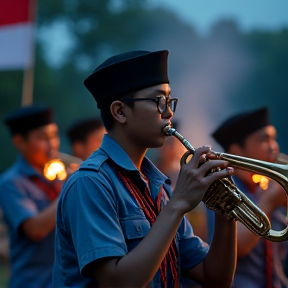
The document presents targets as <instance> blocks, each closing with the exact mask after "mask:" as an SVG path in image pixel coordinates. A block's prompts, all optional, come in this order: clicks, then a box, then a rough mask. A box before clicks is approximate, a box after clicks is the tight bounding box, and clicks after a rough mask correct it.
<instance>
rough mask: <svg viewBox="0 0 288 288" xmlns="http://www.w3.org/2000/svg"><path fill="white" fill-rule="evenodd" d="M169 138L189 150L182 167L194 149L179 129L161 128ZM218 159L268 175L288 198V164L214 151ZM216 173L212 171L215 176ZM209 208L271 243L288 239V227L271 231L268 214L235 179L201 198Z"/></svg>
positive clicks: (216, 183) (213, 187)
mask: <svg viewBox="0 0 288 288" xmlns="http://www.w3.org/2000/svg"><path fill="white" fill-rule="evenodd" d="M162 133H163V134H164V135H166V136H174V137H176V138H177V139H178V140H179V141H180V142H181V143H182V144H183V145H184V146H185V148H186V149H187V150H188V151H187V152H186V153H185V154H184V155H183V156H182V158H181V160H180V165H181V166H183V165H186V164H187V161H188V158H189V157H191V156H192V155H193V154H194V152H195V148H194V147H193V146H192V145H191V144H190V143H189V142H188V140H187V139H185V138H184V137H183V136H182V135H181V134H180V133H179V132H178V131H177V130H176V129H174V128H172V127H171V126H169V125H167V126H165V127H164V128H163V129H162ZM211 153H212V154H214V155H215V156H216V157H217V159H221V160H226V161H228V162H229V165H231V166H233V167H237V168H241V169H243V170H246V171H250V172H254V173H257V174H261V175H265V176H267V177H269V178H271V179H273V180H275V181H276V182H278V183H279V184H280V185H281V186H282V187H283V188H284V190H285V192H286V194H287V195H288V164H284V165H283V164H278V163H270V162H265V161H260V160H256V159H252V158H246V157H241V156H237V155H232V154H227V153H221V152H215V151H211ZM213 172H215V171H211V173H213ZM202 201H203V202H204V203H205V205H206V207H207V208H209V209H211V210H214V211H219V212H221V213H222V214H223V215H224V216H225V217H226V218H228V219H234V220H236V221H240V222H241V223H243V224H244V225H245V226H246V227H247V228H248V229H249V230H250V231H251V232H253V233H254V234H256V235H258V236H260V237H263V238H265V239H267V240H269V241H274V242H281V241H285V240H287V239H288V227H286V228H285V229H283V230H282V231H275V230H272V229H271V223H270V220H269V219H268V217H267V215H266V214H265V213H264V212H263V211H262V210H261V209H259V208H258V207H257V206H256V205H255V204H254V203H253V202H252V201H251V200H250V199H249V198H248V197H247V196H246V195H245V194H244V193H243V192H242V191H240V190H239V188H238V187H237V186H236V185H235V183H234V181H233V179H232V177H230V176H229V177H227V178H222V179H219V180H216V181H214V182H213V183H212V184H211V185H210V186H209V187H208V189H207V191H206V192H205V195H204V197H203V199H202Z"/></svg>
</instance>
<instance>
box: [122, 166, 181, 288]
mask: <svg viewBox="0 0 288 288" xmlns="http://www.w3.org/2000/svg"><path fill="white" fill-rule="evenodd" d="M118 174H119V176H120V178H121V180H122V181H123V183H124V184H125V186H126V187H127V189H128V190H129V192H130V193H131V194H132V196H133V197H134V198H135V200H136V201H137V203H138V205H139V207H140V208H141V209H142V210H143V212H144V214H145V216H146V218H147V220H148V221H149V223H150V225H151V226H152V225H153V224H154V222H155V221H156V218H157V216H158V214H159V213H160V210H161V199H162V195H163V193H164V188H163V186H162V187H161V190H160V192H159V194H158V196H157V199H156V202H154V201H153V199H152V196H151V193H150V190H149V185H146V188H145V190H144V192H141V191H140V190H139V188H138V187H137V186H136V185H135V184H134V183H133V182H132V181H131V178H129V177H128V175H127V174H126V172H125V171H124V170H120V169H119V170H118ZM177 255H178V250H177V247H176V242H175V239H173V241H172V243H171V244H170V247H169V250H168V252H167V254H166V256H165V258H164V259H163V261H162V263H161V265H160V274H161V281H162V283H163V286H164V287H165V288H167V263H168V264H169V266H170V271H171V274H172V278H173V286H172V287H171V288H178V287H179V286H178V273H177Z"/></svg>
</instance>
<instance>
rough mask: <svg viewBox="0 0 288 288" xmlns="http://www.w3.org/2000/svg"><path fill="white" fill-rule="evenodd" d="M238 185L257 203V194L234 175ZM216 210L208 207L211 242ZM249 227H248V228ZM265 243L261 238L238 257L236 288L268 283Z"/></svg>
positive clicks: (262, 286)
mask: <svg viewBox="0 0 288 288" xmlns="http://www.w3.org/2000/svg"><path fill="white" fill-rule="evenodd" d="M233 180H234V182H235V184H236V186H237V187H238V188H239V189H240V190H241V191H242V192H243V193H244V194H245V195H246V196H247V197H248V198H249V199H250V200H251V201H252V202H253V203H254V204H257V195H255V194H252V193H250V192H249V191H248V190H247V188H246V186H245V185H244V183H243V182H242V181H241V180H240V179H238V178H237V177H235V176H233ZM214 218H215V212H214V211H212V210H209V209H207V221H208V234H209V243H211V241H212V238H213V233H214ZM247 229H248V228H247ZM265 255H266V252H265V243H264V240H263V238H260V239H259V241H258V243H257V244H256V246H255V247H254V248H253V249H252V250H251V251H250V253H249V254H248V255H247V256H245V257H241V258H239V257H238V259H237V266H236V272H235V276H234V286H233V287H235V288H243V287H245V288H265V287H266V286H265V284H266V263H265Z"/></svg>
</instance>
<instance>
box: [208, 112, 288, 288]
mask: <svg viewBox="0 0 288 288" xmlns="http://www.w3.org/2000/svg"><path fill="white" fill-rule="evenodd" d="M212 136H213V137H214V139H215V140H216V141H217V142H218V143H219V144H220V145H221V146H222V147H223V148H224V150H225V152H227V153H229V154H234V155H239V156H243V157H248V158H254V159H258V160H262V161H266V162H275V160H276V157H277V155H278V153H279V146H278V143H277V141H276V129H275V127H274V126H273V125H271V123H270V120H269V113H268V109H267V108H259V109H256V110H253V111H244V112H241V113H239V114H236V115H233V116H232V117H229V118H228V119H226V120H225V121H224V122H223V123H222V124H221V125H220V126H219V127H218V128H217V129H216V130H215V132H214V133H213V134H212ZM233 179H234V181H235V184H236V185H237V187H238V188H239V189H240V190H241V191H242V192H244V193H245V194H246V195H247V196H248V198H249V199H250V200H252V202H254V203H255V204H256V205H257V206H258V207H259V208H260V209H261V210H262V211H263V212H264V213H265V214H266V215H267V216H268V217H269V218H270V219H272V220H273V215H275V213H274V212H275V211H276V209H277V208H279V207H280V206H286V202H287V198H286V196H285V192H284V190H283V188H282V187H281V186H280V185H279V184H277V183H274V182H273V181H271V182H270V183H269V186H268V188H267V189H266V190H263V189H262V188H261V186H260V185H259V183H256V182H254V181H253V173H252V172H249V171H244V170H242V169H236V168H235V173H234V176H233ZM208 215H209V218H211V215H212V214H211V211H208ZM210 222H211V221H210ZM209 224H210V225H211V223H208V225H209ZM273 224H274V223H272V229H273V230H275V228H274V227H275V226H274V227H273ZM285 227H286V224H285ZM210 228H211V227H210ZM282 229H283V228H282ZM210 233H211V229H210ZM237 243H238V244H237V256H238V257H237V267H236V272H235V281H234V282H235V287H236V288H243V287H245V288H272V287H275V286H274V284H275V281H276V280H277V281H278V280H279V279H277V275H276V274H275V271H273V256H278V255H272V254H273V253H272V252H273V250H272V242H269V241H267V240H265V239H264V238H260V237H258V236H256V235H255V234H253V233H252V232H251V231H250V230H248V229H247V228H246V227H245V226H244V225H243V224H242V223H240V222H238V223H237ZM274 244H275V245H279V243H273V245H274ZM274 260H275V259H274ZM286 283H287V282H286ZM277 287H278V286H277ZM280 287H281V286H280Z"/></svg>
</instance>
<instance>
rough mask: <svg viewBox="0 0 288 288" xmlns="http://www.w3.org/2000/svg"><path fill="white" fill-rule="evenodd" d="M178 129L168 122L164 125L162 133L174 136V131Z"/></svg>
mask: <svg viewBox="0 0 288 288" xmlns="http://www.w3.org/2000/svg"><path fill="white" fill-rule="evenodd" d="M175 131H176V130H175V129H174V128H173V127H171V126H170V125H169V124H167V125H166V126H164V127H163V128H162V133H163V134H164V135H165V136H172V135H173V133H174V132H175Z"/></svg>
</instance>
